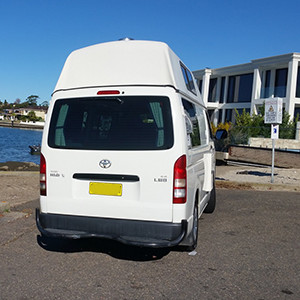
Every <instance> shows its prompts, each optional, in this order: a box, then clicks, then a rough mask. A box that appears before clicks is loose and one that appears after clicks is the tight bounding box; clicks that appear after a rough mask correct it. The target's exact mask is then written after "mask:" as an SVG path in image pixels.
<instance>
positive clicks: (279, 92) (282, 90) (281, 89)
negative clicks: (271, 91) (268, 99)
mask: <svg viewBox="0 0 300 300" xmlns="http://www.w3.org/2000/svg"><path fill="white" fill-rule="evenodd" d="M287 75H288V69H287V68H285V69H277V70H276V77H275V95H274V96H275V97H285V95H286V85H287Z"/></svg>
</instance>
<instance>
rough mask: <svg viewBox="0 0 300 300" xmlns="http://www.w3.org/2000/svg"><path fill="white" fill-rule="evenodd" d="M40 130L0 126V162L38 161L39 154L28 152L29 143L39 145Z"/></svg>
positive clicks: (40, 140) (40, 139)
mask: <svg viewBox="0 0 300 300" xmlns="http://www.w3.org/2000/svg"><path fill="white" fill-rule="evenodd" d="M42 134H43V131H42V130H31V129H19V128H7V127H0V162H7V161H22V162H34V163H36V164H39V163H40V156H39V155H31V154H30V149H29V146H30V145H40V144H41V142H42Z"/></svg>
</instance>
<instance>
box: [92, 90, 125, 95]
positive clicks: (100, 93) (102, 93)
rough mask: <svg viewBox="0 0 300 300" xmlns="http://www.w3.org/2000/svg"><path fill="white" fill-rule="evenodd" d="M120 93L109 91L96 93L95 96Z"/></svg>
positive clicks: (118, 92)
mask: <svg viewBox="0 0 300 300" xmlns="http://www.w3.org/2000/svg"><path fill="white" fill-rule="evenodd" d="M119 94H120V91H117V90H109V91H98V93H97V95H119Z"/></svg>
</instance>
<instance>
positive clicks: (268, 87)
mask: <svg viewBox="0 0 300 300" xmlns="http://www.w3.org/2000/svg"><path fill="white" fill-rule="evenodd" d="M269 97H271V70H267V71H266V73H265V84H264V87H263V90H262V98H269Z"/></svg>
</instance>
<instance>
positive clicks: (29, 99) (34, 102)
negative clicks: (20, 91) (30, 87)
mask: <svg viewBox="0 0 300 300" xmlns="http://www.w3.org/2000/svg"><path fill="white" fill-rule="evenodd" d="M39 98H40V97H39V96H37V95H31V96H28V97H27V98H26V101H27V103H28V105H29V106H36V105H37V99H39Z"/></svg>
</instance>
